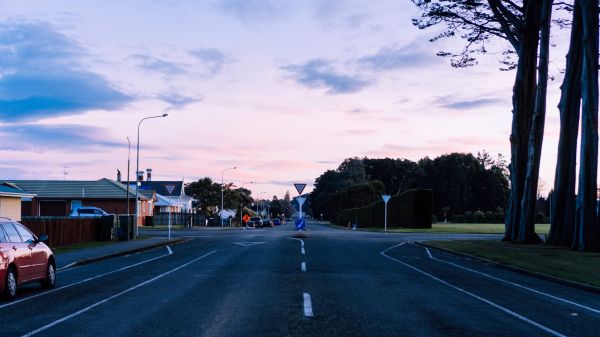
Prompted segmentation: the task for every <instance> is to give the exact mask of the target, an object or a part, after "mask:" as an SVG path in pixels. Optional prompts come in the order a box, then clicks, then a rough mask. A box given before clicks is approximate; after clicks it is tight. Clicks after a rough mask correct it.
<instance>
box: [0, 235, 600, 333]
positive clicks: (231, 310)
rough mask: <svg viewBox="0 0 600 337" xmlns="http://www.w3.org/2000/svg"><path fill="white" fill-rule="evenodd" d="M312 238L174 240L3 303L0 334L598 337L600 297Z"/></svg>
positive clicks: (447, 260) (413, 251) (480, 267)
mask: <svg viewBox="0 0 600 337" xmlns="http://www.w3.org/2000/svg"><path fill="white" fill-rule="evenodd" d="M309 229H310V230H308V231H305V234H306V236H307V237H306V238H302V239H298V238H294V236H295V234H296V232H295V231H293V230H292V227H291V226H290V225H285V226H281V227H278V228H274V229H264V230H262V229H257V230H226V231H200V232H198V231H190V232H177V233H176V235H181V236H186V237H188V238H189V241H186V242H184V243H180V244H177V245H173V246H170V247H168V248H160V249H154V250H151V251H147V252H143V253H138V254H134V255H130V256H124V257H119V258H113V259H109V260H105V261H101V262H97V263H93V264H89V265H84V266H81V267H77V268H72V269H68V270H65V271H62V272H60V273H59V274H58V285H57V288H55V289H54V290H52V291H44V290H41V289H40V288H39V286H37V285H31V286H28V287H27V288H21V289H19V298H18V299H17V300H16V301H14V302H8V303H7V302H2V303H0V335H1V336H33V335H35V336H38V335H39V336H598V335H599V334H600V333H599V332H598V331H599V328H600V296H599V295H596V294H592V293H589V292H586V291H582V290H578V289H574V288H570V287H567V286H563V285H559V284H555V283H552V282H549V281H543V280H539V279H536V278H532V277H529V276H524V275H521V274H516V273H513V272H510V271H507V270H502V269H497V268H495V267H493V266H488V265H485V264H482V263H479V262H475V261H469V260H465V259H462V258H457V257H455V256H452V255H448V254H445V253H441V252H438V251H428V250H426V249H425V248H423V247H420V246H417V245H415V244H412V243H411V242H413V241H418V240H425V239H427V236H426V235H423V234H385V233H365V232H353V231H347V230H339V229H332V228H328V227H322V226H317V225H309ZM153 233H154V234H156V235H162V233H160V232H153ZM456 237H457V236H456V235H445V236H435V239H442V238H448V239H451V238H456ZM469 237H471V238H476V237H489V236H473V235H471V236H469ZM429 238H430V237H429Z"/></svg>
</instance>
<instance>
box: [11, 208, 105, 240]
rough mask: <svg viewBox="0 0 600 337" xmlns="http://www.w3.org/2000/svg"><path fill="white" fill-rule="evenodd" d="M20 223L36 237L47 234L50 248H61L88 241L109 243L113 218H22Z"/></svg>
mask: <svg viewBox="0 0 600 337" xmlns="http://www.w3.org/2000/svg"><path fill="white" fill-rule="evenodd" d="M20 222H21V223H22V224H23V225H25V226H26V227H27V228H29V230H31V231H32V232H33V233H34V234H35V235H37V236H40V235H41V234H47V235H48V245H49V246H50V247H61V246H68V245H72V244H75V243H83V242H90V241H110V240H111V238H112V234H113V226H114V224H115V216H113V215H110V216H105V217H98V218H71V217H23V219H22V220H21V221H20Z"/></svg>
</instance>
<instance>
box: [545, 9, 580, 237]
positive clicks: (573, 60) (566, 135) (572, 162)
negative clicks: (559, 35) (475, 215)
mask: <svg viewBox="0 0 600 337" xmlns="http://www.w3.org/2000/svg"><path fill="white" fill-rule="evenodd" d="M582 34H583V32H582V27H581V10H580V8H579V6H575V8H574V11H573V23H572V26H571V42H570V45H569V52H568V53H567V66H566V70H565V78H564V79H563V83H562V86H561V97H560V103H559V104H558V109H559V111H560V136H559V139H558V153H557V160H556V171H555V173H554V192H553V193H552V199H551V201H550V202H551V205H552V206H551V207H552V224H551V225H550V234H549V235H548V240H547V243H548V244H550V245H555V246H565V247H567V246H570V245H571V244H572V243H573V234H574V230H575V177H576V165H577V135H578V133H579V109H580V108H581V71H582V62H583V60H582V58H583V54H582V48H583V39H582Z"/></svg>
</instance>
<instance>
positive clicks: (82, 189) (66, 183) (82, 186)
mask: <svg viewBox="0 0 600 337" xmlns="http://www.w3.org/2000/svg"><path fill="white" fill-rule="evenodd" d="M7 182H9V183H12V184H14V185H16V186H17V187H19V188H20V189H22V190H24V191H27V192H30V193H34V194H36V195H37V197H38V198H67V199H126V198H127V191H126V190H127V186H125V185H123V184H120V183H118V182H116V181H114V180H110V179H106V178H103V179H100V180H9V181H7ZM129 197H130V198H134V199H135V191H134V190H133V189H131V190H130V191H129ZM140 199H142V200H146V199H147V198H146V197H145V196H143V195H142V194H140Z"/></svg>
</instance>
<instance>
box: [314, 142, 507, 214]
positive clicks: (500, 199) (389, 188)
mask: <svg viewBox="0 0 600 337" xmlns="http://www.w3.org/2000/svg"><path fill="white" fill-rule="evenodd" d="M507 175H508V171H507V167H506V162H505V160H504V158H503V157H502V156H501V155H498V157H497V158H492V157H491V156H490V155H489V154H488V153H487V152H485V151H483V152H481V153H478V154H477V156H474V155H473V154H470V153H451V154H446V155H442V156H439V157H437V158H435V159H430V158H428V157H425V158H423V159H421V160H419V161H417V162H414V161H411V160H408V159H391V158H385V159H369V158H362V159H361V158H348V159H346V160H344V161H343V162H342V163H341V165H340V166H339V167H338V168H337V169H336V170H328V171H326V172H324V173H323V174H322V175H321V176H319V177H318V178H317V179H316V180H315V188H314V190H313V191H312V193H311V194H310V205H311V208H312V214H313V215H314V216H315V217H320V215H321V214H323V218H324V219H329V220H333V219H335V217H336V216H337V214H339V213H340V212H341V211H343V210H345V209H350V208H359V207H363V206H367V205H370V204H372V203H373V202H375V201H379V200H381V195H382V194H391V195H396V194H400V193H402V192H404V191H406V190H409V189H432V190H433V214H434V215H435V216H436V217H437V218H439V219H444V218H445V217H448V219H449V218H450V216H452V215H464V214H465V213H466V212H469V211H481V212H488V211H490V212H502V214H503V212H504V208H505V207H506V205H507V202H508V193H509V188H508V185H509V183H508V176H507Z"/></svg>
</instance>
